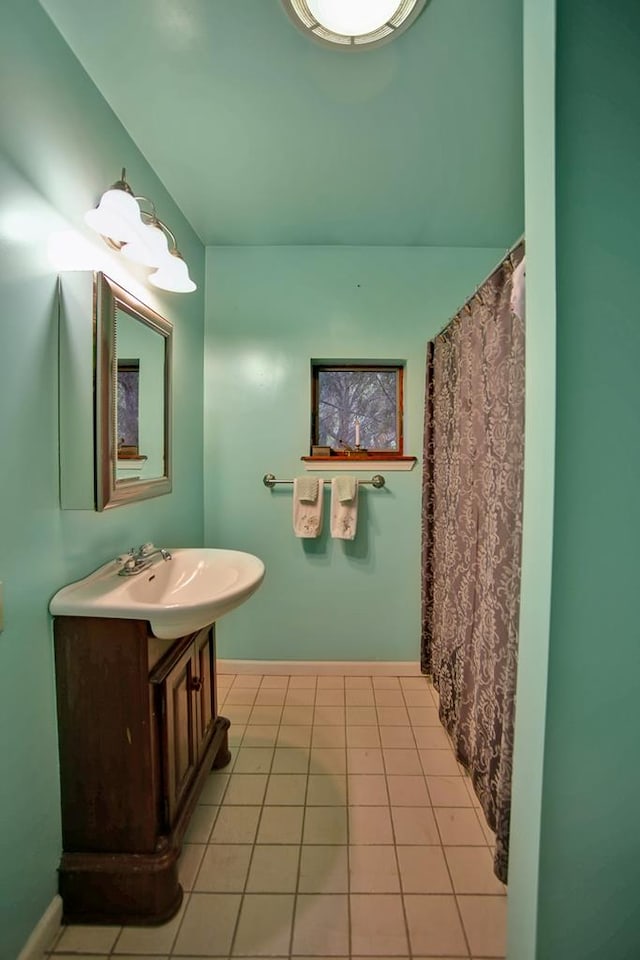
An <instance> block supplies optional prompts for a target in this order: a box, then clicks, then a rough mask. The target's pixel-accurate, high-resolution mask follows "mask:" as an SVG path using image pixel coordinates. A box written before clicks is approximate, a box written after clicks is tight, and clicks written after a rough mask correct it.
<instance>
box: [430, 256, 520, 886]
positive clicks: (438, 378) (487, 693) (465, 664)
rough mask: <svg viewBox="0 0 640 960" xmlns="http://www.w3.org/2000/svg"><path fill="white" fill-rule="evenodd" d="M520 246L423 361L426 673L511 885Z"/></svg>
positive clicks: (497, 865) (500, 872)
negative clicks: (515, 283) (514, 288)
mask: <svg viewBox="0 0 640 960" xmlns="http://www.w3.org/2000/svg"><path fill="white" fill-rule="evenodd" d="M523 252H524V251H523V247H522V246H520V247H518V248H517V249H516V250H515V251H514V252H513V253H512V254H511V255H510V257H507V259H506V260H505V261H504V262H503V263H502V264H501V265H500V266H499V267H498V269H497V270H496V271H495V272H494V273H493V274H492V276H491V277H490V278H489V279H488V280H487V281H486V282H485V284H484V285H483V286H482V287H481V288H480V289H479V290H478V291H477V293H476V294H475V296H474V297H473V298H472V299H471V300H470V301H469V303H467V304H466V305H465V306H464V307H463V309H462V310H461V311H460V312H459V313H458V315H457V316H456V317H455V318H454V319H453V320H452V322H451V323H450V324H449V326H448V327H447V328H446V329H445V330H444V331H443V332H442V333H440V334H439V335H438V336H437V337H436V338H435V339H434V340H432V341H431V343H430V344H429V347H428V354H427V392H426V407H425V447H424V480H423V544H422V551H423V580H422V582H423V636H422V667H423V670H424V671H425V672H427V673H431V674H432V675H433V682H434V684H435V686H436V688H437V689H438V691H439V693H440V719H441V720H442V723H443V724H444V726H445V728H446V729H447V731H448V732H449V734H450V736H451V737H452V739H453V742H454V745H455V749H456V752H457V756H458V759H459V760H460V761H461V762H462V763H463V764H464V766H465V767H466V768H467V769H468V770H469V773H470V776H471V778H472V781H473V785H474V788H475V791H476V793H477V795H478V797H479V800H480V803H481V805H482V808H483V810H484V812H485V815H486V817H487V820H488V822H489V825H490V826H491V827H492V829H494V830H495V832H496V856H495V870H496V874H497V875H498V876H499V877H500V879H502V880H504V881H506V878H507V863H508V841H509V813H510V802H511V764H512V754H513V717H514V701H515V683H516V663H517V646H518V609H519V598H520V544H521V514H522V478H523V455H524V324H523V322H522V320H520V319H519V318H518V317H517V316H515V315H514V313H513V312H512V310H511V307H510V296H511V278H512V274H513V271H514V269H515V267H516V266H517V264H518V263H519V262H520V261H521V259H522V257H523Z"/></svg>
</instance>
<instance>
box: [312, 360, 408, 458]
mask: <svg viewBox="0 0 640 960" xmlns="http://www.w3.org/2000/svg"><path fill="white" fill-rule="evenodd" d="M327 371H329V372H333V371H347V372H351V373H367V372H370V373H378V372H384V373H388V372H390V371H393V372H394V373H395V374H396V436H397V441H398V448H397V449H396V450H374V449H368V450H367V452H366V454H365V456H367V457H370V458H372V459H375V460H406V459H407V457H405V455H404V364H402V363H375V362H362V363H327V362H317V363H316V362H315V361H313V360H312V361H311V431H310V433H311V447H313V446H318V445H319V444H318V424H319V404H320V387H319V382H318V375H319V374H320V373H325V372H327ZM310 452H311V451H310ZM349 456H351V454H350V453H347V452H346V451H343V450H341V449H333V448H332V452H331V458H332V459H335V458H336V457H343V458H346V457H349ZM304 459H307V458H304ZM311 459H322V458H311ZM411 459H413V458H411Z"/></svg>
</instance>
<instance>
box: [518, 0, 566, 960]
mask: <svg viewBox="0 0 640 960" xmlns="http://www.w3.org/2000/svg"><path fill="white" fill-rule="evenodd" d="M524 132H525V138H524V153H525V230H526V237H527V345H526V346H527V358H526V409H525V478H524V501H523V537H522V581H521V590H522V597H521V604H520V631H519V651H518V686H517V691H516V720H515V748H514V764H513V780H512V812H511V838H510V850H509V898H508V911H509V913H508V924H507V926H508V955H509V957H510V958H511V960H534V957H535V956H536V928H537V904H538V870H539V859H540V814H541V806H542V768H543V758H544V736H545V703H546V692H547V657H548V646H549V618H550V607H551V558H552V544H553V484H554V448H555V377H556V369H555V338H556V333H555V325H556V302H555V299H556V289H555V287H556V285H555V0H524Z"/></svg>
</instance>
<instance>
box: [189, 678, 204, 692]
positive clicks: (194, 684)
mask: <svg viewBox="0 0 640 960" xmlns="http://www.w3.org/2000/svg"><path fill="white" fill-rule="evenodd" d="M191 689H192V690H195V691H196V693H200V691H201V690H202V677H192V678H191Z"/></svg>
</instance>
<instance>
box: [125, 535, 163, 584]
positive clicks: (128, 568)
mask: <svg viewBox="0 0 640 960" xmlns="http://www.w3.org/2000/svg"><path fill="white" fill-rule="evenodd" d="M158 556H160V557H162V559H163V560H171V553H170V552H169V550H165V548H164V547H154V545H153V544H152V543H143V544H142V545H141V546H140V547H131V550H130V551H129V553H127V554H125V555H124V556H123V557H118V561H117V562H119V563H122V566H121V567H120V569H119V570H118V575H119V576H120V577H135V575H136V574H138V573H142V571H143V570H146V569H147V568H148V567H150V566H151V563H152V561H153V559H154V557H158Z"/></svg>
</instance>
